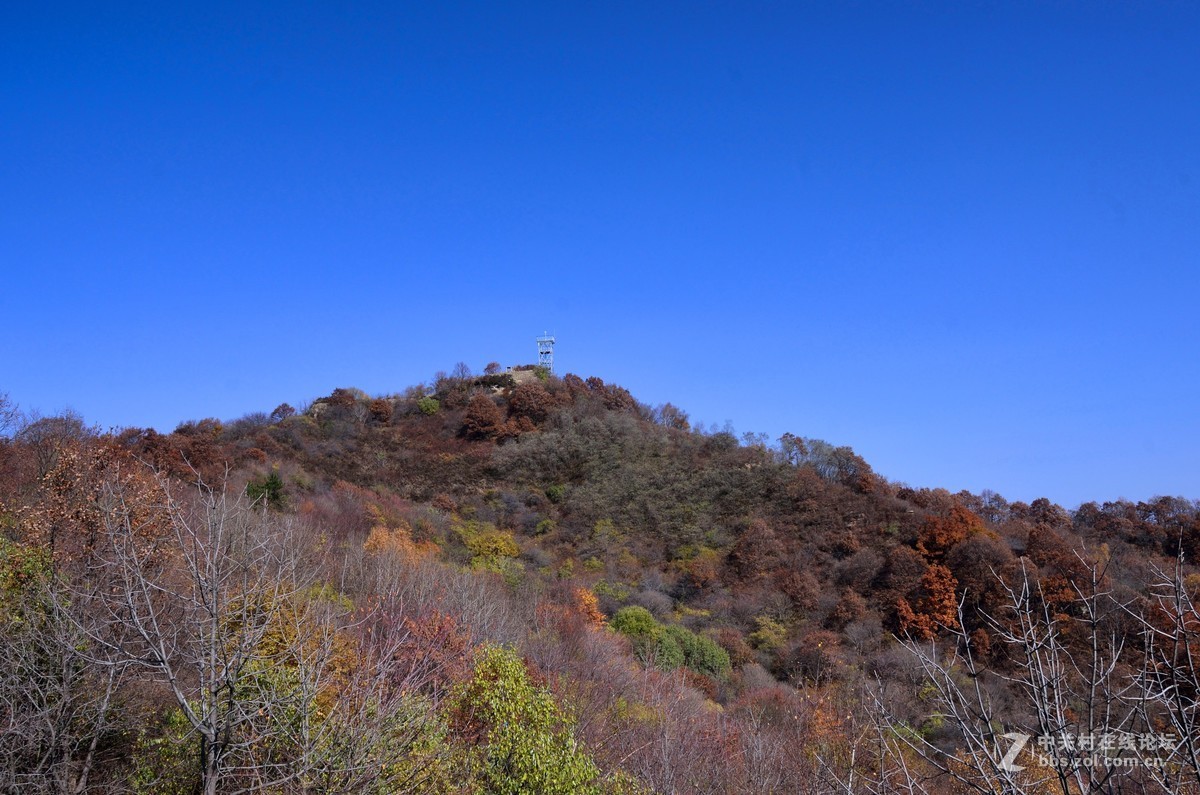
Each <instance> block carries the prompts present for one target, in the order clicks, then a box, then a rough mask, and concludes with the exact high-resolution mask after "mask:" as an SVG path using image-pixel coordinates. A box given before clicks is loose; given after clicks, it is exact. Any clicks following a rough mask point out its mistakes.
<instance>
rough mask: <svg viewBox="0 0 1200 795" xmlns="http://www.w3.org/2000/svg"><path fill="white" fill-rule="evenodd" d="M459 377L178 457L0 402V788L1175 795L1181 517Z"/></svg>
mask: <svg viewBox="0 0 1200 795" xmlns="http://www.w3.org/2000/svg"><path fill="white" fill-rule="evenodd" d="M489 369H492V370H494V369H495V368H489ZM455 372H456V374H455V375H454V376H445V375H440V376H439V377H437V378H436V379H435V381H434V382H433V383H432V384H430V385H428V386H426V385H421V386H417V387H413V388H411V389H409V390H408V391H406V392H404V393H402V394H396V395H390V396H383V397H371V396H368V395H366V394H364V393H362V392H360V391H358V390H355V389H335V390H334V391H333V392H332V394H330V395H328V396H326V397H322V398H319V399H317V400H314V401H313V402H312V403H311V404H310V405H308V406H304V407H300V408H293V407H291V406H289V405H287V404H283V405H280V406H278V407H277V408H275V409H274V411H272V412H271V413H270V414H267V413H265V412H264V413H261V414H253V415H248V416H246V417H242V418H241V419H236V420H232V421H219V420H215V419H200V420H195V421H188V422H184V423H182V424H181V425H180V426H179V427H178V428H177V429H176V430H175V431H174V432H172V433H170V434H162V433H158V432H155V431H153V430H144V429H136V428H133V429H126V430H122V431H119V432H113V433H100V432H97V431H95V430H94V429H91V428H89V427H88V426H87V425H86V424H85V422H84V421H83V420H81V419H80V418H78V417H74V416H71V415H64V416H56V417H42V418H35V417H29V416H25V415H22V414H21V413H20V412H19V411H18V410H17V407H16V406H14V405H13V404H12V403H10V402H8V401H7V400H6V401H4V404H3V406H2V407H0V408H3V415H2V417H3V422H4V423H5V426H6V435H5V437H4V439H3V441H0V531H2V535H0V659H2V660H3V662H4V665H3V667H2V669H0V790H3V791H7V792H21V793H25V792H34V793H37V792H47V793H50V792H54V793H66V792H79V793H82V792H133V793H181V794H182V793H193V792H197V793H198V792H205V793H234V792H271V793H318V792H320V793H325V792H339V793H380V794H383V793H577V792H578V793H790V792H844V793H866V792H896V791H906V792H914V791H915V792H922V791H923V792H939V793H940V792H1011V793H1017V792H1046V793H1050V792H1056V793H1075V792H1112V793H1116V792H1163V793H1179V792H1200V732H1198V731H1194V730H1193V727H1194V724H1195V723H1196V722H1197V721H1198V720H1200V714H1198V713H1197V709H1198V708H1200V702H1198V701H1197V698H1198V697H1200V675H1198V671H1197V667H1196V662H1195V659H1194V655H1195V654H1197V653H1200V613H1198V612H1197V611H1196V609H1195V608H1194V607H1193V603H1192V599H1193V598H1194V597H1195V596H1196V595H1197V591H1200V570H1197V569H1195V568H1194V567H1193V566H1192V561H1193V560H1195V557H1196V554H1197V553H1198V552H1200V504H1198V503H1197V502H1194V501H1189V500H1186V499H1183V498H1173V497H1163V498H1158V499H1155V500H1152V501H1149V502H1138V503H1131V502H1112V503H1104V504H1096V503H1088V504H1085V505H1082V506H1080V507H1079V508H1078V509H1076V510H1074V511H1068V510H1065V509H1064V508H1063V507H1061V506H1058V505H1055V504H1053V503H1051V502H1050V501H1048V500H1045V499H1039V500H1035V501H1034V502H1032V503H1030V504H1026V503H1023V502H1011V503H1010V502H1008V501H1006V500H1005V499H1004V498H1003V497H1001V496H1000V495H998V494H994V493H990V492H985V493H983V494H978V495H976V494H969V493H965V492H962V493H958V494H952V493H949V492H947V491H945V490H942V489H936V488H933V489H930V488H913V487H909V486H906V485H903V484H898V483H893V482H890V481H889V480H887V479H886V478H885V477H882V476H881V475H879V474H877V473H875V472H873V471H872V469H871V467H870V466H869V465H868V463H867V462H866V461H864V460H862V458H860V457H859V456H857V455H856V454H855V453H854V452H853V451H852V450H850V449H849V448H846V447H837V446H834V445H832V444H829V443H826V442H824V441H820V440H816V439H810V438H805V437H804V436H803V435H802V434H803V432H804V429H803V428H797V429H796V435H792V434H787V435H785V436H784V437H782V438H781V439H778V440H767V439H765V438H760V437H756V436H753V435H746V436H744V437H741V438H739V437H737V436H735V435H734V434H733V433H731V432H728V431H711V430H704V429H694V428H692V427H691V426H690V424H689V420H688V417H687V415H686V414H685V413H684V412H683V411H681V410H680V409H678V408H676V407H674V406H672V405H670V404H667V405H663V406H658V407H649V406H646V405H644V404H641V403H639V402H638V401H637V400H636V399H635V398H634V396H632V395H631V394H630V393H629V392H628V391H627V390H625V389H623V388H621V387H619V386H616V385H613V384H606V383H604V382H603V381H601V380H600V379H598V378H588V379H586V380H585V379H582V378H579V377H576V376H573V375H567V376H564V377H562V378H558V377H555V376H552V375H548V374H546V373H539V378H538V379H536V380H533V381H529V382H525V383H521V384H520V385H518V384H517V383H516V382H515V381H513V379H512V377H511V376H510V375H505V374H498V373H493V374H487V375H482V376H473V375H471V374H470V373H469V372H468V371H467V370H466V368H465V367H460V368H458V369H457V370H456V371H455ZM1012 734H1023V735H1027V739H1028V743H1027V744H1026V746H1025V747H1024V748H1023V749H1018V752H1017V753H1016V754H1013V755H1009V757H1007V758H1006V754H1007V753H1008V752H1009V751H1010V748H1011V747H1012V745H1013V743H1012V741H1011V740H1010V739H1003V736H1004V735H1010V736H1011V735H1012ZM1068 737H1069V738H1074V739H1071V740H1064V738H1068ZM1080 737H1094V738H1105V737H1107V738H1111V740H1100V742H1101V743H1105V742H1111V747H1109V748H1105V749H1098V748H1091V747H1086V745H1087V744H1086V743H1083V742H1079V741H1078V738H1080ZM1145 737H1153V738H1155V740H1154V743H1157V744H1155V745H1154V746H1153V747H1150V746H1151V744H1152V743H1150V742H1143V741H1142V740H1138V741H1136V742H1131V741H1128V738H1145ZM1045 738H1051V739H1050V740H1047V739H1045ZM1054 738H1058V741H1059V745H1058V746H1054ZM1066 745H1070V746H1071V747H1065V746H1066ZM1130 746H1132V747H1130ZM1047 751H1053V755H1054V756H1055V757H1056V759H1057V760H1058V761H1057V763H1055V764H1045V763H1043V762H1039V761H1038V759H1037V758H1036V755H1037V754H1038V753H1044V752H1047ZM1096 753H1101V754H1102V756H1103V759H1101V762H1100V763H1097V762H1096V758H1095V754H1096ZM1122 760H1130V761H1124V762H1123V761H1122Z"/></svg>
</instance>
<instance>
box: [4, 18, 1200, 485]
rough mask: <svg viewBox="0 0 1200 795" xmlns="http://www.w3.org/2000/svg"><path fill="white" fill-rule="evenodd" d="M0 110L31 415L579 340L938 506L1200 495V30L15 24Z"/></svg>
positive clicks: (189, 21) (586, 368) (243, 396)
mask: <svg viewBox="0 0 1200 795" xmlns="http://www.w3.org/2000/svg"><path fill="white" fill-rule="evenodd" d="M351 5H353V6H354V7H353V9H350V8H348V6H351ZM0 100H2V105H0V107H2V109H3V110H2V112H0V273H2V275H3V281H2V282H0V316H2V317H3V319H4V323H5V329H4V338H3V340H4V341H3V343H0V391H7V392H9V393H10V395H11V396H12V398H13V399H15V400H16V401H18V402H19V403H20V404H22V406H25V407H30V408H37V409H39V410H41V411H42V412H45V413H49V412H53V411H56V410H59V409H62V408H66V407H71V408H73V409H75V410H77V411H79V412H80V413H82V414H83V415H84V417H85V418H86V419H87V420H89V421H91V422H94V423H96V424H98V425H100V426H102V427H110V426H128V425H139V426H147V425H149V426H154V427H157V428H160V429H163V430H170V429H172V428H174V427H175V425H176V424H177V423H178V422H179V421H181V420H184V419H194V418H199V417H204V416H217V417H221V418H233V417H237V416H240V415H242V414H245V413H247V412H250V411H260V410H261V411H270V410H271V409H272V408H273V407H274V406H275V405H276V404H278V403H280V402H281V401H284V400H286V401H290V402H293V403H295V402H300V401H304V400H306V399H311V398H313V397H318V396H320V395H324V394H328V393H329V392H330V391H331V390H332V389H333V388H334V387H337V386H357V387H360V388H362V389H365V390H366V391H368V392H371V393H387V392H393V391H398V390H400V389H402V388H403V387H405V386H408V385H410V384H413V383H417V382H421V381H425V380H428V379H429V378H430V377H431V376H432V374H433V373H434V372H435V371H437V370H441V369H445V370H449V369H450V368H451V367H452V366H453V365H454V363H455V362H457V361H460V360H462V361H466V362H467V363H468V364H470V365H471V366H472V367H474V368H475V369H480V368H482V366H483V365H484V364H485V363H486V362H488V361H490V360H492V359H498V360H500V361H501V362H503V363H505V364H510V363H518V362H524V361H530V360H532V359H533V358H534V354H535V348H534V342H533V340H534V337H535V336H536V335H537V334H538V333H540V332H542V331H543V330H551V331H553V332H555V333H556V334H557V335H558V338H559V345H558V362H559V369H560V371H573V372H577V373H580V374H582V375H599V376H601V377H602V378H604V379H606V380H611V381H616V382H617V383H620V384H623V385H625V386H627V387H629V388H630V389H631V390H632V391H633V392H634V394H635V395H636V396H637V397H639V398H640V399H642V400H644V401H646V402H649V403H659V402H663V401H671V402H674V403H676V404H677V405H679V406H681V407H683V408H684V409H685V410H688V411H689V412H690V413H691V414H692V416H693V418H694V419H699V420H702V421H703V422H705V423H706V424H707V423H712V422H715V423H718V424H723V423H724V422H725V421H726V420H728V421H730V422H732V423H733V425H734V427H735V428H736V429H737V431H738V432H742V431H756V432H757V431H763V432H766V433H768V434H770V435H771V436H772V437H777V436H779V435H780V434H781V433H783V432H784V431H792V432H794V433H797V434H800V435H804V436H814V437H819V438H823V439H826V440H828V441H830V442H833V443H836V444H848V445H850V446H852V447H854V449H855V450H856V451H857V452H859V453H860V454H861V455H863V456H864V457H865V458H866V459H867V460H868V461H869V462H870V463H871V464H872V465H873V466H874V467H875V469H876V470H877V471H879V472H880V473H882V474H883V475H885V476H887V477H889V478H891V479H893V480H898V481H905V482H908V483H910V484H912V485H914V486H923V485H924V486H944V487H946V488H949V489H951V490H958V489H961V488H967V489H971V490H973V491H979V490H982V489H985V488H990V489H993V490H995V491H998V492H1000V493H1001V494H1003V495H1005V496H1006V497H1008V498H1009V499H1023V500H1031V499H1033V498H1035V497H1038V496H1048V497H1050V498H1051V499H1054V500H1056V501H1060V502H1062V503H1064V504H1065V505H1067V506H1068V507H1073V506H1074V505H1075V504H1078V503H1079V502H1082V501H1085V500H1088V499H1098V500H1105V499H1113V498H1116V497H1118V496H1125V497H1128V498H1131V499H1142V498H1146V497H1149V496H1151V495H1154V494H1173V495H1181V496H1185V497H1189V498H1197V497H1200V458H1198V456H1197V451H1198V450H1200V417H1198V414H1197V411H1196V405H1197V393H1198V392H1200V389H1198V387H1200V372H1198V367H1197V366H1198V364H1200V356H1198V355H1197V354H1198V351H1200V345H1198V343H1200V321H1198V316H1200V313H1198V312H1197V292H1198V287H1200V5H1197V4H1196V3H1155V2H1128V3H1113V2H1083V1H1082V0H1080V2H1040V3H1021V2H989V3H969V2H957V1H955V2H911V3H904V2H887V3H883V2H878V3H867V2H848V1H847V2H830V3H778V4H765V3H749V2H733V3H721V4H714V3H670V4H668V3H647V2H637V3H616V2H603V3H595V2H591V3H576V2H561V1H560V2H554V3H536V4H533V3H461V4H460V3H441V2H423V3H407V4H406V3H395V2H386V3H384V2H381V3H376V4H370V3H355V4H346V3H325V4H320V5H318V4H311V3H295V2H290V3H272V4H261V3H244V2H239V3H230V4H208V3H202V4H195V3H193V4H178V3H145V4H139V5H131V4H124V3H89V4H82V3H80V4H76V5H72V4H70V3H64V4H47V3H23V4H19V3H5V4H3V6H2V7H0Z"/></svg>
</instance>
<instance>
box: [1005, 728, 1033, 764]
mask: <svg viewBox="0 0 1200 795" xmlns="http://www.w3.org/2000/svg"><path fill="white" fill-rule="evenodd" d="M1000 736H1001V737H1003V738H1004V739H1006V740H1012V747H1011V748H1009V749H1008V753H1007V754H1005V755H1004V757H1003V758H1002V759H1001V760H1000V764H999V767H1000V769H1001V770H1004V771H1006V772H1008V773H1018V772H1020V771H1022V770H1024V769H1025V767H1024V765H1018V764H1015V762H1016V759H1017V756H1018V755H1019V754H1020V753H1021V751H1022V749H1024V748H1025V744H1026V743H1028V742H1029V735H1028V734H1021V733H1020V732H1009V733H1008V734H1001V735H1000Z"/></svg>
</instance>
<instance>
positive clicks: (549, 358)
mask: <svg viewBox="0 0 1200 795" xmlns="http://www.w3.org/2000/svg"><path fill="white" fill-rule="evenodd" d="M537 346H538V367H544V368H546V372H548V373H553V372H554V335H553V334H551V333H549V332H547V331H543V332H542V336H540V337H538V338H537Z"/></svg>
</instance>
